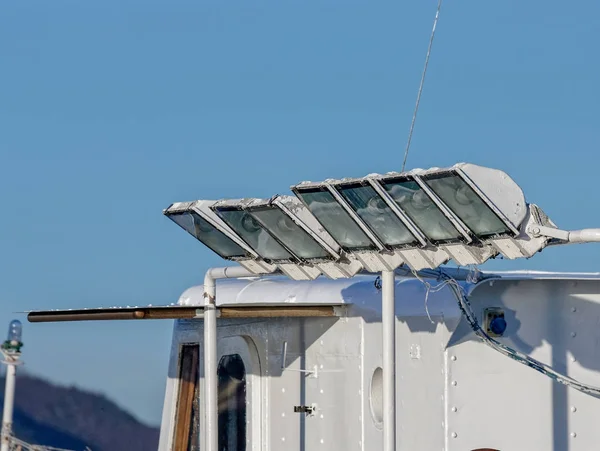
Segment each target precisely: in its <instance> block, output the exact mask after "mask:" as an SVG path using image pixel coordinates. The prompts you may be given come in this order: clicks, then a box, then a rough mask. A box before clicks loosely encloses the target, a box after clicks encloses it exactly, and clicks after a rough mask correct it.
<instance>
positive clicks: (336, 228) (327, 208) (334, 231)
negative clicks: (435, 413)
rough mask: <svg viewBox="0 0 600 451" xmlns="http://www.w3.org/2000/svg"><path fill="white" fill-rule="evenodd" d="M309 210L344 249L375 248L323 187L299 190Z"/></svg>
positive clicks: (299, 194)
mask: <svg viewBox="0 0 600 451" xmlns="http://www.w3.org/2000/svg"><path fill="white" fill-rule="evenodd" d="M298 197H300V198H301V199H302V200H303V201H304V203H305V204H306V205H307V206H308V209H309V210H310V212H311V213H312V214H313V215H314V217H315V218H317V220H318V221H319V222H320V223H321V225H322V226H323V227H324V228H325V230H327V231H328V232H329V234H330V235H331V236H332V237H333V238H334V239H335V240H336V241H337V242H338V243H339V244H340V246H342V247H343V248H344V249H375V245H374V244H373V242H372V241H371V240H370V239H369V237H368V236H367V235H366V234H365V232H363V231H362V230H361V228H360V227H359V226H358V224H356V222H354V221H353V220H352V218H351V217H350V215H348V213H347V212H346V210H344V209H343V208H342V206H341V205H340V204H338V203H337V201H336V200H335V198H334V197H333V195H332V194H331V193H330V192H329V191H327V190H326V189H325V188H322V189H315V190H310V191H308V190H307V191H299V192H298Z"/></svg>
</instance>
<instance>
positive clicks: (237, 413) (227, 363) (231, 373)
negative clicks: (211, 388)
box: [217, 354, 246, 451]
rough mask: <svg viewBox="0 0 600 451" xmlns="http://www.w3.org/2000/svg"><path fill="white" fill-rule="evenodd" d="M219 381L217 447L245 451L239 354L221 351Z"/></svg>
mask: <svg viewBox="0 0 600 451" xmlns="http://www.w3.org/2000/svg"><path fill="white" fill-rule="evenodd" d="M217 378H218V381H219V393H218V405H219V451H246V368H245V367H244V362H243V361H242V358H241V357H240V355H239V354H231V355H224V356H223V357H222V358H221V360H220V362H219V366H218V368H217Z"/></svg>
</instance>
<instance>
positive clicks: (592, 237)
mask: <svg viewBox="0 0 600 451" xmlns="http://www.w3.org/2000/svg"><path fill="white" fill-rule="evenodd" d="M530 233H531V234H532V235H533V236H535V237H539V236H545V237H548V238H555V239H557V240H561V241H564V242H565V243H600V229H581V230H570V231H569V230H560V229H555V228H553V227H547V226H541V225H535V226H533V227H532V228H531V230H530Z"/></svg>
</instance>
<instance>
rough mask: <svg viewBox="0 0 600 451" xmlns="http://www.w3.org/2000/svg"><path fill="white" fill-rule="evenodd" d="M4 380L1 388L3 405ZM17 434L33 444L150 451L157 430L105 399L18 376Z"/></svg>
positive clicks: (101, 450) (155, 444)
mask: <svg viewBox="0 0 600 451" xmlns="http://www.w3.org/2000/svg"><path fill="white" fill-rule="evenodd" d="M4 382H5V380H4V376H2V377H0V387H1V388H0V390H1V391H2V397H1V399H0V403H2V404H3V403H4ZM13 423H14V425H13V430H14V433H15V435H16V436H17V438H19V439H21V440H24V441H26V442H28V443H31V444H39V445H46V446H54V447H57V448H65V449H70V450H75V451H79V450H81V451H83V450H85V448H86V446H88V447H89V448H90V449H91V450H92V451H149V450H156V449H157V448H158V434H159V429H158V428H156V427H150V426H147V425H144V424H142V423H141V422H139V421H138V420H137V419H136V418H134V417H133V416H132V415H131V414H129V413H127V412H126V411H124V410H123V409H121V408H120V407H118V406H117V405H116V404H115V403H113V402H112V401H110V400H109V399H107V398H106V397H104V396H102V395H98V394H94V393H90V392H86V391H84V390H80V389H78V388H75V387H63V386H59V385H54V384H51V383H49V382H47V381H45V380H43V379H41V378H38V377H35V376H32V375H29V374H26V373H23V372H21V373H19V375H18V376H17V385H16V395H15V411H14V421H13Z"/></svg>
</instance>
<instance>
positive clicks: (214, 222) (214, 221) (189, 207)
mask: <svg viewBox="0 0 600 451" xmlns="http://www.w3.org/2000/svg"><path fill="white" fill-rule="evenodd" d="M214 203H215V201H211V200H196V201H192V202H176V203H174V204H171V205H170V206H169V207H168V208H166V209H165V210H163V214H164V215H165V216H167V217H170V216H172V215H176V214H182V213H195V214H197V215H198V216H200V217H201V218H202V219H204V220H205V221H206V222H208V223H209V224H210V225H211V226H213V227H214V228H215V229H216V230H218V231H219V232H220V233H222V234H223V235H224V236H225V237H227V238H229V239H230V240H231V241H233V242H234V243H235V244H237V245H238V246H239V247H241V248H242V249H243V250H244V251H245V252H246V253H247V256H244V257H225V256H223V255H221V254H220V253H219V252H218V251H217V250H216V249H213V248H211V247H209V246H208V245H206V244H205V243H204V242H203V241H201V240H200V239H198V238H197V237H194V238H196V239H197V240H198V241H200V242H201V243H202V244H204V245H205V246H206V247H208V248H209V249H210V250H212V251H213V252H214V253H216V254H217V255H219V256H220V257H221V258H223V259H225V260H230V261H234V262H237V263H239V264H240V265H242V266H243V267H244V268H246V269H248V270H249V271H251V272H253V273H254V274H270V273H272V272H274V271H275V270H276V269H277V268H276V266H274V265H272V264H270V263H267V262H265V261H264V260H262V259H261V258H260V256H259V255H258V254H257V253H256V252H254V250H252V248H250V247H249V246H248V245H247V244H246V243H245V242H244V241H243V240H241V239H240V238H239V237H238V235H237V234H236V233H235V232H234V231H233V230H232V229H231V228H230V227H229V226H228V225H227V224H226V223H225V222H224V221H223V220H222V219H221V218H220V217H219V216H218V215H216V214H215V213H213V212H212V211H211V210H210V208H209V207H210V206H211V205H212V204H214Z"/></svg>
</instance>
